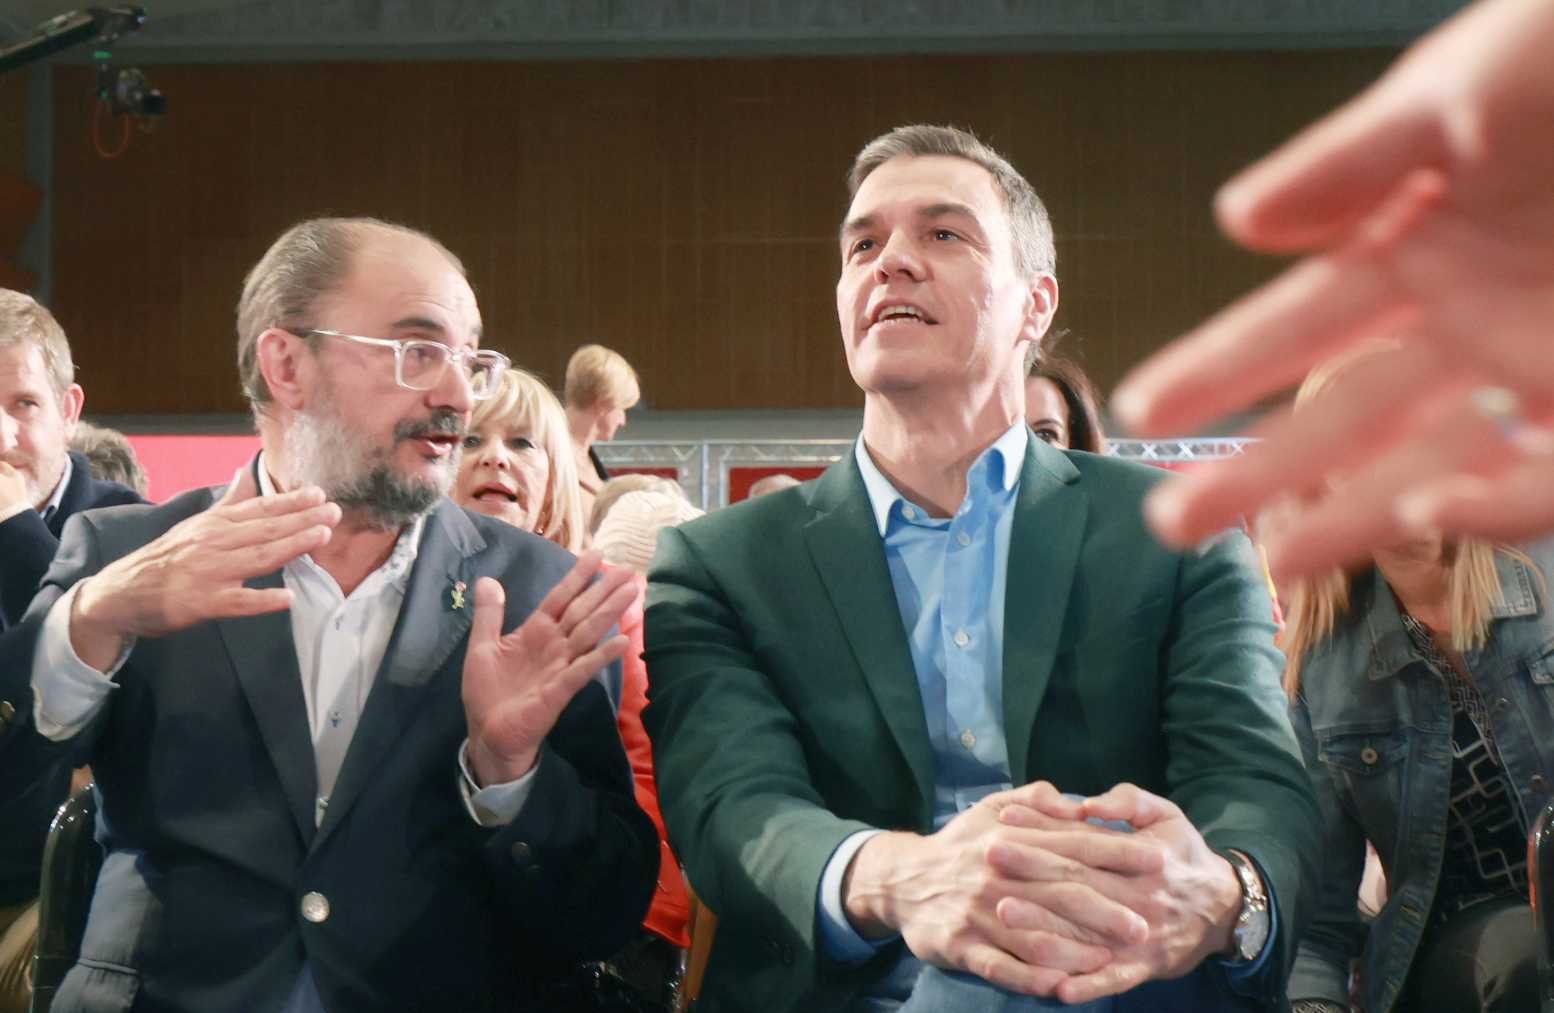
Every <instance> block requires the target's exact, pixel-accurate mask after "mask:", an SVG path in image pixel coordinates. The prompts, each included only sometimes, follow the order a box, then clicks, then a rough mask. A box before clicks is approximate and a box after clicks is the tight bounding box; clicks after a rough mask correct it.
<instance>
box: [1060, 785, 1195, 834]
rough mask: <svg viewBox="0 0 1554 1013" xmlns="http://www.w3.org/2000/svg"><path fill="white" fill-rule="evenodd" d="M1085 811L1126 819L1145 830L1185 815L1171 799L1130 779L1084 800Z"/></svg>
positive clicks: (1110, 818) (1112, 818)
mask: <svg viewBox="0 0 1554 1013" xmlns="http://www.w3.org/2000/svg"><path fill="white" fill-rule="evenodd" d="M1084 810H1085V815H1086V816H1087V817H1088V816H1094V817H1098V818H1100V819H1103V820H1127V821H1128V822H1129V823H1131V824H1133V829H1135V830H1143V829H1144V828H1145V827H1148V826H1152V825H1153V824H1156V823H1159V822H1160V821H1161V820H1169V819H1178V818H1185V817H1183V816H1182V811H1181V810H1180V809H1178V808H1177V807H1176V803H1174V802H1172V801H1171V800H1170V799H1168V798H1162V797H1160V796H1159V795H1156V794H1154V793H1153V792H1148V791H1145V790H1144V789H1143V788H1140V787H1139V786H1138V785H1136V784H1128V783H1127V782H1123V783H1122V784H1119V785H1117V786H1116V787H1114V788H1112V789H1111V790H1110V791H1107V792H1105V793H1103V794H1100V795H1095V796H1093V797H1091V798H1087V799H1085V801H1084Z"/></svg>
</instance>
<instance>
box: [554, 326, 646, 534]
mask: <svg viewBox="0 0 1554 1013" xmlns="http://www.w3.org/2000/svg"><path fill="white" fill-rule="evenodd" d="M563 396H564V398H565V401H566V409H567V426H568V428H569V429H570V431H571V433H572V447H573V450H574V453H575V454H576V460H577V477H578V481H579V483H580V485H581V488H582V492H583V511H584V512H585V513H587V512H588V511H590V510H592V509H593V502H594V497H595V496H597V495H598V494H599V487H600V486H601V485H602V484H603V483H605V482H607V481H608V480H609V478H610V473H609V472H608V471H606V470H605V467H604V462H603V461H601V460H599V455H598V453H597V452H595V450H594V444H595V443H599V442H608V441H609V440H613V439H614V438H615V434H616V433H618V432H620V431H621V428H622V427H624V426H625V425H626V411H627V410H628V409H629V408H631V407H632V406H633V405H635V404H636V403H637V402H638V401H640V400H641V399H642V387H641V385H640V384H639V383H638V382H637V371H636V370H634V369H632V368H631V363H629V362H627V361H626V360H625V358H624V357H623V356H622V355H621V354H620V353H619V352H612V351H611V350H610V349H608V348H605V347H604V346H603V345H584V346H583V347H582V348H579V349H578V350H577V351H575V352H573V353H572V358H571V359H569V360H568V361H567V378H566V385H565V387H564V388H563Z"/></svg>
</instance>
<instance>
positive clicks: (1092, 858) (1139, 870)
mask: <svg viewBox="0 0 1554 1013" xmlns="http://www.w3.org/2000/svg"><path fill="white" fill-rule="evenodd" d="M1032 813H1033V811H1032V810H1030V809H1026V808H1024V807H1023V806H1010V807H1009V808H1008V809H1005V810H1004V811H1003V812H1002V813H1000V814H999V816H1000V818H1004V817H1007V818H1006V819H1005V822H1006V823H1008V824H1010V825H1014V826H1018V825H1020V824H1019V823H1018V821H1019V820H1021V819H1024V818H1026V817H1025V815H1023V814H1032ZM1080 828H1083V829H1080ZM1028 841H1029V844H1028V845H1026V846H1024V847H1021V846H1020V845H1018V844H1016V843H1015V842H1010V841H995V842H994V844H993V845H989V848H988V860H989V861H990V862H993V864H994V867H995V868H999V871H1000V872H1003V873H1004V874H1005V875H1008V876H1011V877H1013V878H1017V879H1035V878H1038V877H1037V876H1035V875H1021V874H1019V871H1018V869H1019V867H1017V866H1011V867H1010V868H1008V869H1004V868H1000V867H999V865H1000V862H999V860H998V859H996V858H995V855H994V849H995V847H996V848H997V849H999V858H1002V857H1003V849H1004V848H1006V847H1015V848H1019V849H1020V850H1029V849H1030V848H1031V847H1034V848H1037V849H1039V850H1042V851H1046V852H1048V853H1050V854H1051V855H1055V856H1058V857H1059V858H1062V859H1066V860H1067V861H1069V862H1071V863H1074V864H1076V865H1077V866H1078V867H1079V868H1080V869H1104V870H1106V871H1108V872H1116V873H1121V874H1124V875H1145V874H1149V873H1155V872H1159V871H1160V870H1161V869H1163V868H1164V867H1165V855H1164V854H1162V853H1161V851H1160V846H1159V844H1158V843H1156V842H1155V841H1153V840H1151V839H1149V838H1147V837H1140V836H1138V835H1137V834H1132V833H1127V832H1124V831H1118V830H1109V829H1107V828H1105V827H1098V826H1095V825H1093V824H1089V823H1080V824H1077V825H1076V824H1068V825H1067V827H1066V828H1065V829H1061V830H1037V831H1035V832H1033V833H1032V834H1031V835H1030V836H1029V838H1028ZM1013 860H1014V861H1020V860H1021V859H1020V857H1019V856H1014V857H1013ZM1032 871H1033V872H1034V870H1032ZM1055 878H1062V879H1070V880H1077V881H1079V882H1083V881H1084V878H1083V877H1082V876H1058V877H1055Z"/></svg>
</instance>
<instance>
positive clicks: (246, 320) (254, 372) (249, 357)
mask: <svg viewBox="0 0 1554 1013" xmlns="http://www.w3.org/2000/svg"><path fill="white" fill-rule="evenodd" d="M384 235H389V236H404V237H412V238H416V239H424V240H425V241H426V242H428V243H431V244H432V245H433V246H435V247H436V248H437V249H438V250H439V251H441V252H442V253H443V254H444V255H445V256H446V257H447V258H448V261H449V262H450V263H451V264H453V266H454V267H455V268H456V269H457V270H458V272H459V274H461V275H462V274H464V273H465V272H464V265H463V263H462V262H460V260H459V258H458V257H455V256H454V255H453V254H452V253H451V252H450V251H449V250H448V248H447V247H445V246H443V245H442V244H441V243H439V242H438V241H437V240H435V239H433V238H432V237H431V236H429V235H427V234H426V233H424V232H421V231H419V230H417V229H412V228H410V227H408V226H405V225H396V224H394V223H392V222H385V221H381V220H380V219H377V218H313V219H310V220H308V221H305V222H299V223H298V224H296V225H293V226H292V227H291V228H289V229H287V230H286V231H285V232H283V233H281V237H280V238H279V239H277V240H276V241H275V242H274V243H273V244H271V246H270V248H269V249H268V250H266V251H265V254H264V256H263V257H260V258H259V263H257V264H255V265H254V267H253V270H251V271H249V272H248V277H247V278H246V279H244V281H243V294H242V297H241V298H239V299H238V303H237V373H238V379H239V381H240V382H241V383H242V385H243V394H244V396H246V397H247V398H248V403H249V405H250V406H251V407H252V408H253V409H254V410H255V411H258V410H259V408H260V407H261V406H262V405H264V404H266V403H268V402H269V401H270V399H271V395H270V388H269V385H268V384H266V383H265V382H264V374H263V373H262V372H260V370H259V335H261V334H263V333H264V332H265V331H266V330H268V329H269V328H271V327H274V326H277V325H281V326H285V325H290V326H293V327H298V326H301V325H303V324H304V323H311V321H309V319H308V318H309V317H310V315H311V314H312V313H313V310H314V307H315V306H316V305H317V303H318V300H319V298H320V297H322V296H324V295H327V294H328V293H329V292H331V291H333V290H334V289H335V288H337V287H339V285H340V284H341V283H342V282H344V281H345V278H346V276H347V275H348V274H350V272H351V268H352V267H354V266H355V264H356V256H357V254H358V253H360V252H361V250H362V248H363V247H364V246H366V245H367V243H368V241H369V240H371V239H372V238H373V237H374V236H384Z"/></svg>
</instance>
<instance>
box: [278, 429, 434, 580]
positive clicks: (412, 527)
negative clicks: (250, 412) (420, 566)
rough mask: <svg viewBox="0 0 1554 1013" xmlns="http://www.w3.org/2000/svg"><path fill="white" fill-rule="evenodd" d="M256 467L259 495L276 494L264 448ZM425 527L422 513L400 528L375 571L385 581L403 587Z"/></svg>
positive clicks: (310, 559)
mask: <svg viewBox="0 0 1554 1013" xmlns="http://www.w3.org/2000/svg"><path fill="white" fill-rule="evenodd" d="M255 467H257V468H258V470H259V495H261V496H274V495H275V494H276V492H278V491H279V490H277V489H276V487H275V482H274V480H273V479H271V478H270V470H269V469H268V468H267V467H265V463H264V451H262V450H261V451H260V452H259V462H258V464H257V465H255ZM425 527H426V515H425V514H422V515H421V516H419V517H417V518H416V519H415V520H414V521H413V522H411V523H410V524H407V525H405V527H404V528H402V529H401V530H400V532H399V538H398V539H397V540H396V541H395V542H394V549H393V551H392V552H390V553H389V558H388V559H387V560H386V561H385V562H384V564H383V565H382V566H380V567H379V568H378V569H377V570H376V571H375V572H377V573H381V574H383V578H384V581H385V583H387V584H391V585H395V586H398V587H401V588H403V586H404V583H405V580H406V578H408V577H409V575H410V568H411V567H412V566H413V565H415V560H416V555H417V554H418V553H419V552H420V551H421V531H422V529H423V528H425ZM302 558H303V559H306V560H307V561H308V562H309V563H311V564H312V565H313V566H315V567H317V565H318V564H317V563H313V560H312V558H311V557H309V556H303V557H302ZM288 565H290V564H288Z"/></svg>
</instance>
